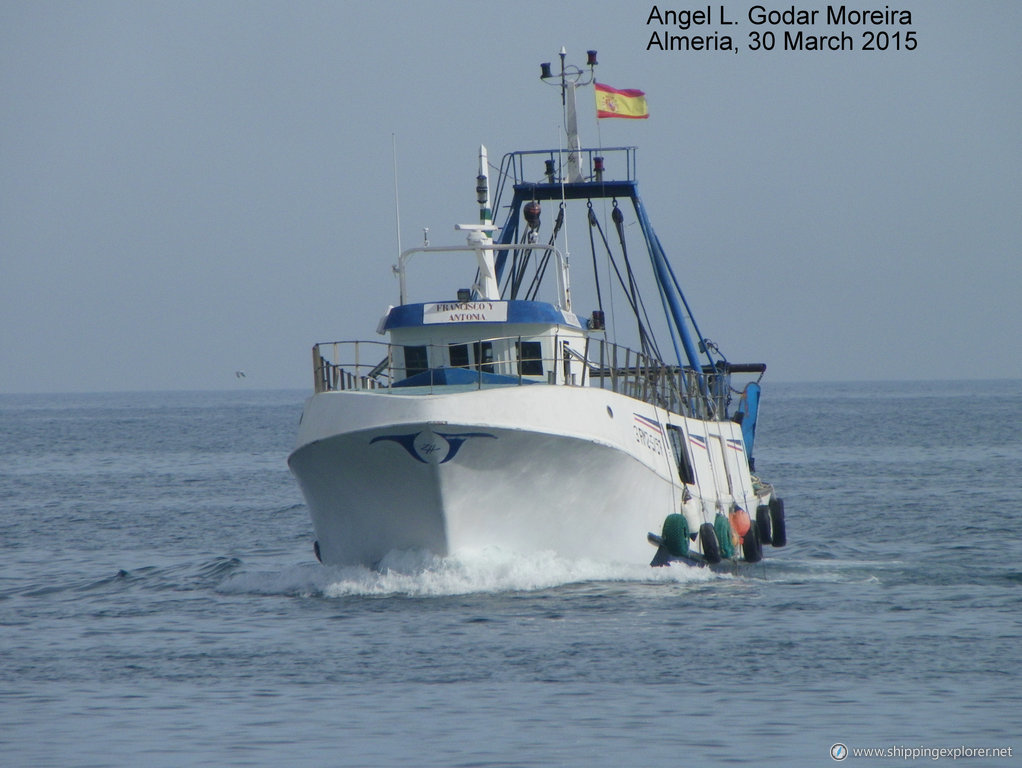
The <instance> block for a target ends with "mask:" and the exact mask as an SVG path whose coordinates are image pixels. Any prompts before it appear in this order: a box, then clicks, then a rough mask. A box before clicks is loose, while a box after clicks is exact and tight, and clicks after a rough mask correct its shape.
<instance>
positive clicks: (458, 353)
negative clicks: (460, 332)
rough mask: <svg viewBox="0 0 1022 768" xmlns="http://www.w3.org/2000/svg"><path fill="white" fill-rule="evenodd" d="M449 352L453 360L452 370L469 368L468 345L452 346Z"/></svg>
mask: <svg viewBox="0 0 1022 768" xmlns="http://www.w3.org/2000/svg"><path fill="white" fill-rule="evenodd" d="M447 352H448V354H449V355H450V358H451V367H452V368H468V367H469V362H468V344H450V345H448V347H447Z"/></svg>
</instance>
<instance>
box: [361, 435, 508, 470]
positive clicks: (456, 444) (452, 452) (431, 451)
mask: <svg viewBox="0 0 1022 768" xmlns="http://www.w3.org/2000/svg"><path fill="white" fill-rule="evenodd" d="M422 434H423V432H416V433H414V434H408V435H377V436H376V437H374V438H373V439H372V440H370V441H369V444H370V445H372V444H373V443H376V442H379V441H380V440H390V441H392V442H395V443H397V444H398V445H400V446H401V447H402V448H404V449H405V450H406V451H408V454H409V455H410V456H411V457H412V458H413V459H415V460H416V461H421V462H422V463H423V464H429V463H430V460H429V458H424V457H423V456H422V454H423V453H425V454H426V456H427V457H432V456H434V455H439V452H440V451H442V450H443V446H442V445H438V444H437V443H436V442H435V441H431V442H429V443H425V444H422V445H419V444H418V440H419V437H420V436H421V435H422ZM432 434H434V435H436V436H437V437H440V438H442V439H443V440H444V442H446V443H447V452H446V454H445V455H444V457H443V458H442V459H440V460H439V461H438V462H437V464H446V463H447V462H448V461H450V460H451V459H453V458H454V457H455V456H457V455H458V451H460V450H461V446H462V445H464V444H465V441H466V440H468V439H469V438H472V437H489V438H492V439H494V440H496V439H497V436H496V435H491V434H490V433H488V432H458V433H450V434H448V433H444V432H433V433H432Z"/></svg>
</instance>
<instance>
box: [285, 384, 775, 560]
mask: <svg viewBox="0 0 1022 768" xmlns="http://www.w3.org/2000/svg"><path fill="white" fill-rule="evenodd" d="M668 423H670V424H673V425H675V426H677V427H680V428H681V429H682V430H684V435H685V438H686V442H689V441H688V438H689V437H694V438H696V439H694V440H692V441H691V442H690V445H691V446H693V447H692V449H691V450H690V454H691V460H692V463H693V465H694V469H695V472H696V477H697V483H696V484H692V485H689V486H687V488H688V490H689V493H690V494H691V495H692V496H693V497H694V500H693V501H690V502H689V503H688V504H686V505H685V508H684V509H683V505H682V494H683V490H684V488H685V487H686V486H684V485H683V484H682V482H681V481H680V479H679V476H678V468H677V462H676V459H675V456H674V453H673V451H672V448H671V446H670V444H669V440H668V438H667V435H666V432H665V430H666V428H667V425H668ZM741 437H742V435H741V430H740V428H739V427H738V425H736V424H734V423H732V422H706V421H700V420H696V419H687V418H684V417H682V416H678V415H676V414H668V413H666V412H665V411H664V410H662V409H657V408H654V407H653V406H652V405H649V404H647V403H644V402H642V401H639V400H636V399H633V398H630V397H627V396H625V395H621V394H617V393H615V392H612V391H609V390H603V389H598V388H590V387H571V386H547V385H542V384H539V385H534V386H511V387H497V388H491V389H481V390H469V391H457V392H450V393H445V394H414V393H411V392H409V393H403V394H394V393H393V391H388V392H385V393H380V392H373V391H340V392H337V391H333V392H322V393H319V394H316V395H314V396H313V397H311V398H310V399H309V400H308V402H307V403H306V407H305V412H304V414H303V418H302V425H301V428H300V430H299V436H298V443H297V447H296V449H295V451H294V453H292V455H291V456H290V458H289V459H288V463H289V465H290V467H291V470H292V471H293V472H294V474H295V476H296V477H297V479H298V482H299V484H300V485H301V488H302V491H303V493H304V495H305V499H306V501H307V503H308V506H309V508H310V512H311V516H312V521H313V525H314V528H315V533H316V536H317V539H318V542H319V551H320V555H321V558H322V560H323V561H324V562H325V563H329V564H362V565H367V566H372V565H374V564H376V563H378V562H379V561H380V560H381V559H382V558H383V557H384V556H385V555H386V554H387V553H388V552H390V551H392V550H409V549H424V550H428V551H430V552H433V553H434V554H438V555H448V554H452V553H456V552H462V551H466V550H475V549H480V548H483V547H488V546H498V547H501V548H505V549H508V550H511V551H514V552H522V553H530V552H536V551H555V552H557V553H559V554H561V555H564V556H568V557H588V558H593V559H599V560H606V561H625V562H635V563H648V562H649V561H650V560H651V558H652V556H653V554H654V549H653V548H652V547H651V546H650V545H649V543H648V542H647V540H646V534H647V532H650V531H652V532H659V530H660V527H661V525H662V524H663V521H664V518H665V517H666V516H667V515H668V514H671V513H673V512H681V511H684V512H685V513H686V517H687V518H689V524H690V527H691V526H695V527H691V530H693V531H695V530H696V529H697V527H698V524H699V523H700V522H712V521H713V519H714V515H715V514H716V512H718V511H721V510H723V511H725V512H726V511H727V509H728V507H729V506H730V504H731V503H736V504H738V505H739V506H741V507H743V508H745V509H747V510H750V511H751V512H753V513H754V511H755V509H756V505H757V504H758V503H764V501H763V500H762V499H757V497H756V495H755V492H754V490H753V487H752V482H751V478H750V473H749V469H748V463H747V461H746V459H745V456H744V452H742V450H741V442H740V440H741ZM700 443H702V444H703V445H704V446H706V447H702V448H701V449H700ZM736 443H737V447H736ZM693 547H694V550H695V551H698V545H697V544H694V545H693Z"/></svg>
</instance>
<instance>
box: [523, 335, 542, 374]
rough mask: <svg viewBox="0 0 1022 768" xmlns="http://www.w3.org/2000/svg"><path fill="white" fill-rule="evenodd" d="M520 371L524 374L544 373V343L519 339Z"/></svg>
mask: <svg viewBox="0 0 1022 768" xmlns="http://www.w3.org/2000/svg"><path fill="white" fill-rule="evenodd" d="M517 347H518V373H519V374H520V375H522V376H542V375H543V343H542V342H539V341H519V342H518V344H517Z"/></svg>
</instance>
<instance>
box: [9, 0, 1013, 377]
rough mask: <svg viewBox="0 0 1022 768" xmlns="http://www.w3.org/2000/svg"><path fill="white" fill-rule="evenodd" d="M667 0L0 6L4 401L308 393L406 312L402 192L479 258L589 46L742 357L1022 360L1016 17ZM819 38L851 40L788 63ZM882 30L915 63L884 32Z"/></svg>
mask: <svg viewBox="0 0 1022 768" xmlns="http://www.w3.org/2000/svg"><path fill="white" fill-rule="evenodd" d="M654 5H657V4H656V3H651V2H645V3H640V2H634V1H633V2H621V1H620V0H563V1H561V2H556V3H551V2H539V1H538V0H517V1H516V2H514V3H496V2H490V0H473V1H469V0H464V1H456V0H435V1H430V0H425V1H423V2H393V1H392V0H377V1H376V2H372V3H366V2H347V1H345V0H337V1H335V2H307V1H302V0H295V1H292V2H267V1H266V0H208V1H207V0H202V1H201V2H199V1H188V0H178V1H175V2H164V1H161V0H149V1H147V2H135V1H134V0H131V1H129V2H111V1H109V0H95V1H94V2H88V3H82V2H71V1H68V2H54V1H53V0H32V1H29V0H16V1H12V0H0V393H20V392H26V393H31V392H90V391H122V390H183V389H184V390H209V389H233V388H259V389H278V388H295V389H311V386H312V375H311V353H310V349H311V346H312V344H313V343H314V342H320V341H333V340H341V339H358V338H364V339H379V338H380V337H378V336H376V333H375V329H376V326H377V323H378V320H379V318H380V316H381V315H382V314H383V313H384V312H385V311H386V309H387V307H388V305H390V304H395V303H397V281H396V279H395V277H394V275H393V274H392V272H391V265H392V264H393V263H395V262H396V256H397V252H398V238H397V225H396V221H397V216H396V210H395V199H396V198H397V199H399V201H400V233H401V242H402V245H403V247H408V246H409V245H413V244H416V243H418V242H420V241H421V239H422V232H423V228H424V227H429V230H430V235H429V236H430V240H431V242H433V243H434V244H439V243H444V242H450V243H457V242H460V235H457V234H456V233H454V232H453V225H454V224H456V223H461V222H472V221H475V220H476V218H477V214H478V206H477V204H476V202H475V195H474V187H475V174H476V152H477V148H478V145H479V144H481V143H483V144H486V145H487V147H488V148H489V152H490V160H491V163H493V164H496V163H497V162H498V161H499V158H500V157H501V156H502V155H503V153H505V152H508V151H512V150H520V149H546V148H550V147H552V146H554V145H555V144H557V143H558V141H559V140H560V136H561V113H560V99H559V96H558V93H557V91H556V89H554V88H550V87H548V86H547V85H544V84H543V83H542V82H541V81H540V80H539V72H540V66H539V65H540V63H541V62H547V61H549V62H553V63H554V69H555V70H556V69H557V62H558V52H559V51H560V49H561V47H562V46H564V48H565V49H566V50H567V61H568V63H569V64H571V63H575V64H580V65H581V64H584V62H585V52H586V50H588V49H595V50H597V51H598V60H599V64H598V67H597V77H598V79H599V80H600V81H601V82H605V83H608V84H610V85H612V86H614V87H617V88H640V89H642V90H643V91H645V92H646V94H647V100H648V103H649V108H650V117H649V119H648V120H601V121H599V125H597V121H596V119H595V115H594V109H593V104H592V95H591V89H590V90H589V91H586V92H584V93H581V94H580V101H579V111H580V118H579V121H580V132H581V139H582V143H583V145H592V144H596V143H597V141H598V142H600V143H601V144H602V145H603V146H615V145H617V146H620V145H636V146H638V147H639V161H638V178H639V183H640V189H641V192H642V197H643V201H644V203H645V205H646V207H647V209H648V211H649V213H650V216H651V218H652V221H653V224H654V226H655V227H656V230H657V233H658V235H659V237H660V240H661V241H662V242H663V244H664V246H665V249H666V251H667V253H668V256H669V258H670V260H671V263H672V265H673V266H674V269H675V271H676V272H677V273H678V275H679V277H680V279H681V281H682V284H683V287H684V289H685V292H686V297H687V298H688V301H689V304H690V305H691V307H692V310H693V312H694V313H695V315H696V317H697V320H698V322H699V325H700V329H701V330H702V331H703V333H704V334H705V335H706V336H707V337H709V338H711V339H713V340H714V341H715V342H717V343H718V344H719V345H720V347H721V349H722V350H723V351H724V352H725V354H726V355H727V357H728V358H729V359H731V360H734V361H749V362H752V361H763V362H766V363H767V364H768V372H767V377H768V378H767V380H768V381H769V380H774V381H784V382H787V381H820V382H831V381H856V380H905V381H912V380H930V379H986V378H1022V354H1019V350H1020V346H1022V344H1020V340H1019V339H1020V335H1022V309H1020V307H1022V299H1020V295H1022V267H1020V256H1022V77H1020V73H1022V46H1019V44H1018V33H1019V30H1022V3H1018V2H1015V1H1014V0H1003V1H998V0H984V1H983V2H979V1H977V2H954V1H951V2H946V1H942V0H926V1H925V2H924V1H923V0H904V1H903V2H901V3H893V4H890V5H887V6H885V5H884V4H878V5H876V7H877V8H879V9H881V10H883V9H884V8H885V7H888V8H892V9H902V8H904V9H908V10H910V11H911V15H912V24H911V25H910V26H901V25H883V26H880V27H873V26H870V25H867V26H866V27H862V26H858V27H854V26H851V25H848V24H846V25H845V26H843V27H839V28H834V27H827V26H826V25H824V24H817V25H816V26H815V27H801V28H800V27H796V26H790V25H785V24H783V23H781V24H778V25H773V26H771V25H756V24H753V23H752V21H751V20H750V19H749V9H750V7H752V6H754V5H758V4H757V3H750V2H725V3H723V7H724V8H725V12H726V14H727V17H728V18H729V19H731V20H737V22H738V23H737V24H735V25H731V26H728V27H724V26H722V25H721V24H720V23H719V18H718V16H719V9H720V7H721V4H720V3H717V4H714V5H710V6H707V5H706V4H705V3H701V2H700V3H696V2H689V3H685V2H683V3H670V4H660V5H658V6H657V7H658V8H660V9H661V10H667V9H670V10H698V9H703V8H707V7H709V8H710V10H711V13H712V15H713V18H712V21H713V22H715V23H712V24H707V25H700V26H699V27H695V26H693V27H692V28H690V29H689V30H687V32H686V31H683V30H681V29H679V28H678V27H677V26H669V27H664V26H661V25H657V24H647V21H648V17H649V15H650V11H651V9H652V8H653V6H654ZM831 5H833V6H834V7H835V8H836V7H838V6H839V5H840V4H839V3H833V4H831ZM866 5H869V4H868V3H856V4H854V5H849V8H851V7H854V8H861V7H864V6H866ZM791 7H792V4H790V3H783V4H778V5H769V4H767V5H765V8H766V9H768V10H769V9H776V10H784V9H787V8H791ZM794 7H796V8H798V9H816V10H819V11H820V14H819V16H820V17H824V16H825V14H826V9H827V7H828V4H827V3H825V2H815V0H810V1H809V2H806V3H804V4H801V5H798V6H794ZM799 29H802V30H803V31H804V32H807V33H813V34H840V33H841V32H847V33H848V34H849V35H850V37H851V38H852V42H853V44H854V48H855V49H854V50H846V51H795V50H784V45H783V39H784V33H785V32H786V31H787V32H791V33H794V32H797V31H798V30H799ZM864 29H868V30H880V31H885V32H887V33H888V34H890V35H893V34H894V33H895V32H901V33H902V35H903V38H902V44H903V45H907V39H908V38H907V36H906V33H907V32H908V31H913V32H914V33H915V34H914V35H913V36H912V37H913V38H914V42H915V43H916V45H915V49H914V50H905V49H904V48H903V49H902V50H892V47H893V44H892V45H889V46H888V50H886V51H866V50H862V46H863V42H864V40H863V30H864ZM653 32H658V33H660V34H661V35H664V34H668V35H683V34H698V35H714V34H716V35H717V39H718V40H719V39H720V37H721V36H722V35H724V34H730V35H731V36H732V40H733V41H734V43H735V45H736V47H737V48H738V50H737V52H732V51H720V50H700V51H696V50H689V51H679V50H673V51H671V50H660V49H658V48H657V47H655V46H654V47H652V48H650V45H649V43H650V39H651V36H652V34H653ZM757 32H760V33H762V32H773V33H774V35H775V39H776V45H775V48H774V49H773V50H770V51H762V50H761V51H753V50H750V46H751V44H752V37H751V34H752V33H757ZM889 39H893V38H889ZM395 158H396V162H395ZM395 168H396V173H395ZM395 178H396V179H397V195H395ZM583 240H585V237H584V236H583V235H582V234H581V233H579V234H578V235H576V243H577V244H578V246H579V248H580V250H579V252H578V254H573V255H575V256H576V258H575V259H574V260H573V262H572V263H573V265H575V267H576V269H577V266H578V265H579V264H580V263H581V264H584V263H585V258H586V257H587V253H588V250H587V249H588V243H587V242H585V243H584V244H585V249H581V246H582V244H583V243H582V241H583ZM464 277H465V276H463V275H460V274H458V275H452V276H451V277H450V280H449V282H450V283H451V285H452V287H454V288H456V287H460V286H461V284H462V283H465V282H466V281H465V279H464ZM452 293H453V291H452ZM437 298H448V297H447V296H441V297H437ZM576 298H579V297H578V296H577V295H576ZM579 301H580V302H581V304H582V305H583V306H587V305H586V304H585V302H584V300H582V299H579ZM236 371H244V372H245V378H244V379H241V378H238V377H237V376H236V373H235V372H236Z"/></svg>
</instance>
